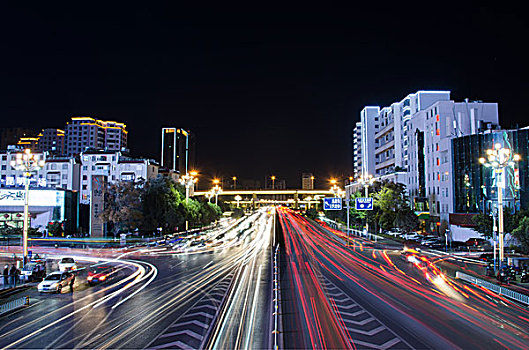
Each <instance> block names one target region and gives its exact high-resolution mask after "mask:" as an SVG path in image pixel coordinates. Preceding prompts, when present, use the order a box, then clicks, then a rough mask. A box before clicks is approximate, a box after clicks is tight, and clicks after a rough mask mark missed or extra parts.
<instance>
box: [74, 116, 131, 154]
mask: <svg viewBox="0 0 529 350" xmlns="http://www.w3.org/2000/svg"><path fill="white" fill-rule="evenodd" d="M125 128H126V125H125V124H123V123H117V122H112V121H103V120H99V119H94V118H90V117H72V120H71V122H69V123H68V124H67V125H66V154H67V155H69V156H73V155H76V154H80V153H81V152H84V151H86V150H87V149H99V150H106V151H125V150H126V149H127V130H126V129H125Z"/></svg>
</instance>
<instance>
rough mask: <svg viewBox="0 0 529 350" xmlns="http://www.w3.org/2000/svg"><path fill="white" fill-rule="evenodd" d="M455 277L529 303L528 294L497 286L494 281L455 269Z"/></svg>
mask: <svg viewBox="0 0 529 350" xmlns="http://www.w3.org/2000/svg"><path fill="white" fill-rule="evenodd" d="M456 278H459V279H462V280H463V281H467V282H470V283H473V284H475V285H478V286H480V287H483V288H487V289H488V290H491V291H493V292H495V293H498V294H500V295H504V296H506V297H508V298H511V299H514V300H516V301H518V302H520V303H524V304H526V305H529V295H525V294H522V293H518V292H515V291H514V290H512V289H509V288H505V287H502V286H499V285H497V284H494V283H490V282H488V281H485V280H482V279H479V278H477V277H474V276H470V275H467V274H466V273H463V272H459V271H456Z"/></svg>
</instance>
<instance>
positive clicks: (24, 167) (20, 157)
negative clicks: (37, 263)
mask: <svg viewBox="0 0 529 350" xmlns="http://www.w3.org/2000/svg"><path fill="white" fill-rule="evenodd" d="M44 163H45V161H44V159H40V157H39V155H38V154H32V153H31V150H30V149H26V150H25V151H24V153H17V154H16V156H15V160H12V161H11V166H12V167H13V168H14V169H15V170H19V171H23V172H24V190H25V195H24V226H23V231H22V251H23V256H24V264H26V262H27V257H28V217H29V179H30V178H31V175H32V174H33V172H34V171H37V170H40V169H41V168H42V167H44Z"/></svg>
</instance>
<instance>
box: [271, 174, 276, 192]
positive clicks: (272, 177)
mask: <svg viewBox="0 0 529 350" xmlns="http://www.w3.org/2000/svg"><path fill="white" fill-rule="evenodd" d="M270 179H272V189H274V187H275V182H276V177H275V175H272V176H270Z"/></svg>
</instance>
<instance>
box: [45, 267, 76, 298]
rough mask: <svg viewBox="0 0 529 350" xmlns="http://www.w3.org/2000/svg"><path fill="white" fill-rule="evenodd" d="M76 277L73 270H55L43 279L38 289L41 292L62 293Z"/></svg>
mask: <svg viewBox="0 0 529 350" xmlns="http://www.w3.org/2000/svg"><path fill="white" fill-rule="evenodd" d="M73 278H74V275H73V273H71V272H61V271H55V272H52V273H50V274H49V275H48V276H46V277H45V278H44V280H42V282H40V283H39V284H38V286H37V290H38V291H39V292H40V293H44V292H52V293H61V291H62V289H63V288H64V287H67V286H68V284H70V282H71V281H72V279H73Z"/></svg>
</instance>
